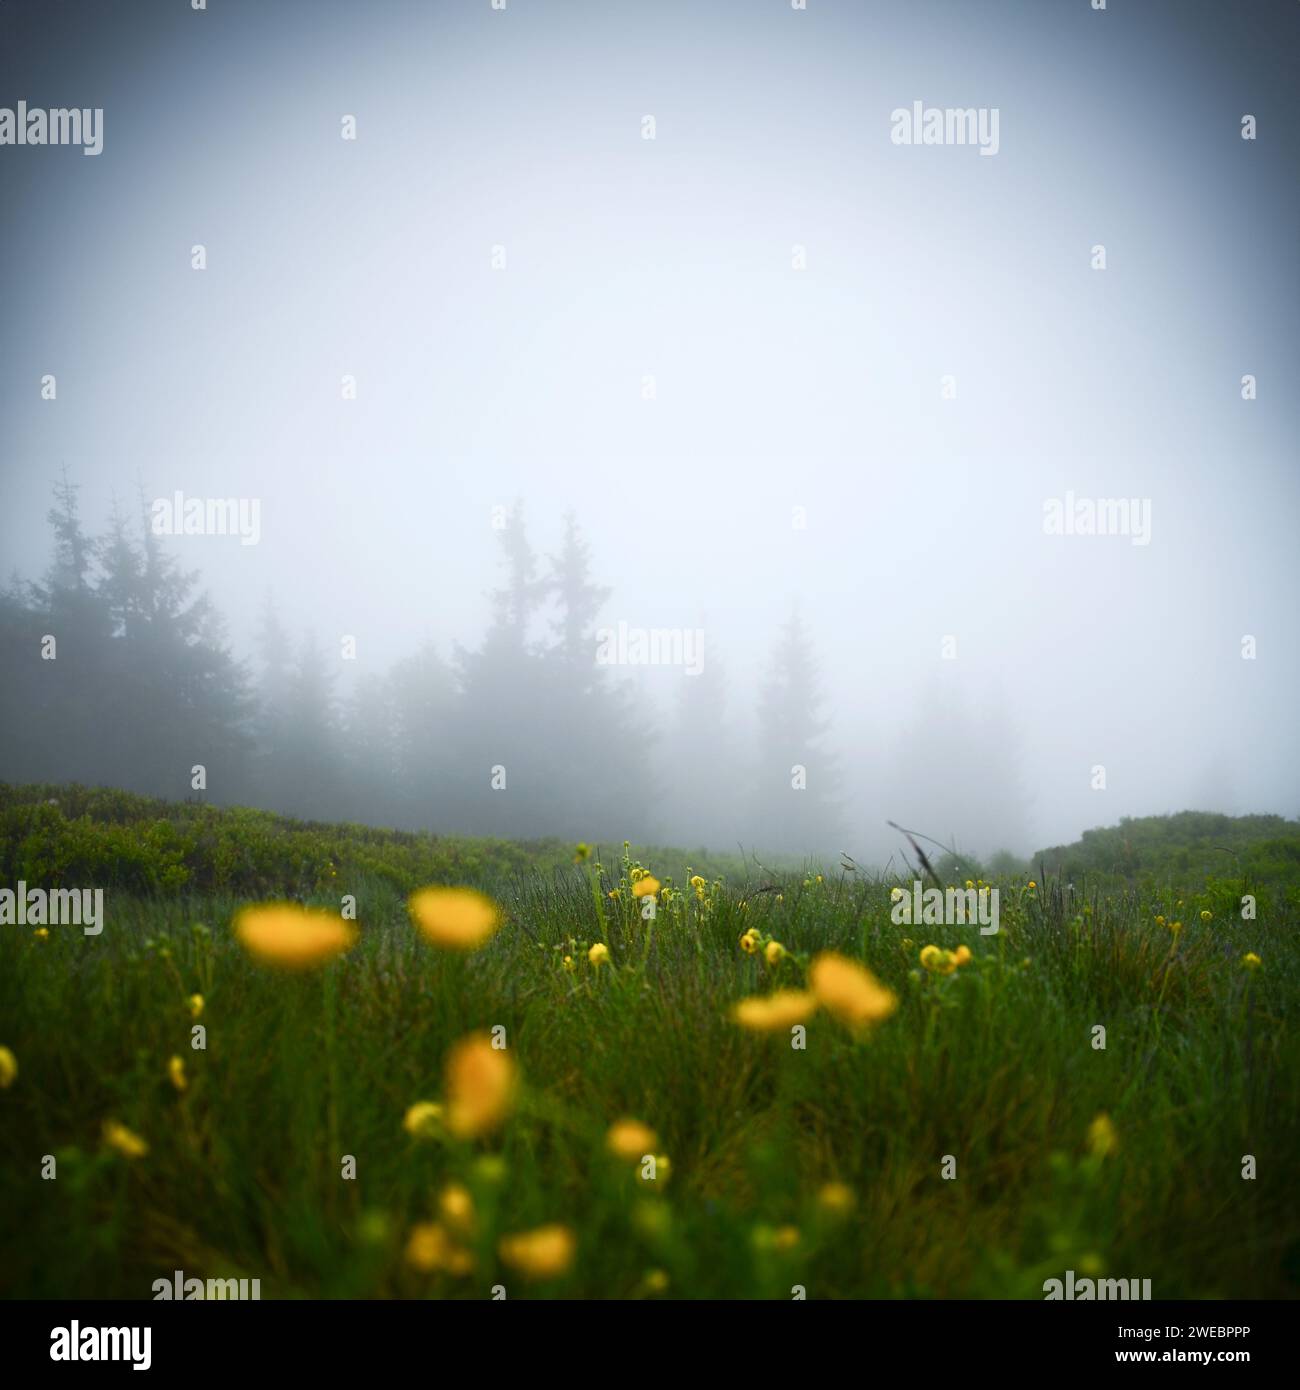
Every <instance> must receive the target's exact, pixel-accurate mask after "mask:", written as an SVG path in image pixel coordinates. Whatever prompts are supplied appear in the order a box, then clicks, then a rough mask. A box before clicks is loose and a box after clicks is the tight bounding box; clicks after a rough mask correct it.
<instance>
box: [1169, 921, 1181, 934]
mask: <svg viewBox="0 0 1300 1390" xmlns="http://www.w3.org/2000/svg"><path fill="white" fill-rule="evenodd" d="M1182 929H1183V924H1182V923H1181V922H1170V924H1169V930H1170V931H1171V932H1173V934H1174V935H1175V936H1177V935H1178V933H1179V932H1180V931H1182Z"/></svg>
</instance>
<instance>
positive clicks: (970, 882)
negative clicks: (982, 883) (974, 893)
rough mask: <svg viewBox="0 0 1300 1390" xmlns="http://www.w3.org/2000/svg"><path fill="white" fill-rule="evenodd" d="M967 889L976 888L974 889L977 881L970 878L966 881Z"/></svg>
mask: <svg viewBox="0 0 1300 1390" xmlns="http://www.w3.org/2000/svg"><path fill="white" fill-rule="evenodd" d="M966 887H967V888H974V887H975V880H974V879H970V878H968V879H967V880H966Z"/></svg>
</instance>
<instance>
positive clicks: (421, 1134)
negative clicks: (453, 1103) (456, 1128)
mask: <svg viewBox="0 0 1300 1390" xmlns="http://www.w3.org/2000/svg"><path fill="white" fill-rule="evenodd" d="M441 1124H442V1106H441V1105H439V1104H438V1103H437V1102H436V1101H432V1100H417V1101H416V1102H415V1104H414V1105H412V1106H409V1107H408V1108H407V1111H406V1114H405V1115H404V1116H403V1117H402V1128H403V1129H404V1130H405V1131H406V1132H407V1134H409V1135H410V1136H411V1137H412V1138H413V1139H432V1138H433V1137H434V1136H435V1135H436V1134H437V1133H438V1127H439V1126H440V1125H441Z"/></svg>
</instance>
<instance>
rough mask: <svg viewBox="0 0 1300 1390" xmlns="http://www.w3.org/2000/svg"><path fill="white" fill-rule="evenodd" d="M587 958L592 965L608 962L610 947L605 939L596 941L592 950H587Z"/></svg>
mask: <svg viewBox="0 0 1300 1390" xmlns="http://www.w3.org/2000/svg"><path fill="white" fill-rule="evenodd" d="M587 959H588V960H589V961H590V962H591V963H592V965H604V964H606V963H607V962H608V960H609V947H608V946H606V945H605V943H604V942H603V941H598V942H596V944H595V945H594V946H593V947H592V948H591V950H590V951H588V952H587Z"/></svg>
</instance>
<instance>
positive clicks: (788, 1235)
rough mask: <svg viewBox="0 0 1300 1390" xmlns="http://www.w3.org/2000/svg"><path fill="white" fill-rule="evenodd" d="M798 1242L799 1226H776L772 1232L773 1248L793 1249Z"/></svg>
mask: <svg viewBox="0 0 1300 1390" xmlns="http://www.w3.org/2000/svg"><path fill="white" fill-rule="evenodd" d="M798 1244H799V1228H798V1227H797V1226H778V1227H777V1228H776V1230H775V1231H773V1232H772V1249H773V1250H793V1249H794V1248H795V1246H796V1245H798Z"/></svg>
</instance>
